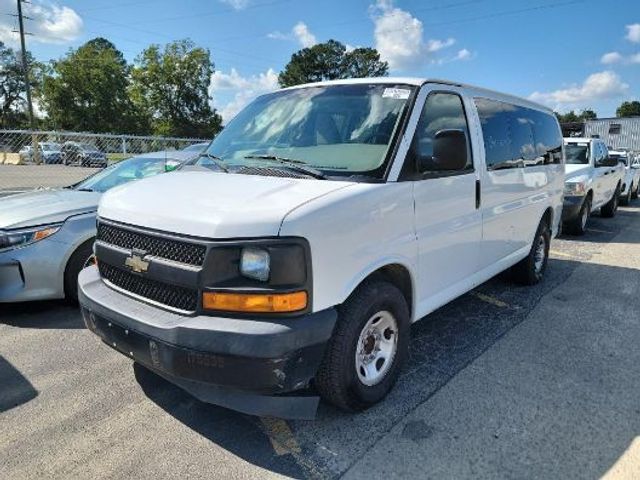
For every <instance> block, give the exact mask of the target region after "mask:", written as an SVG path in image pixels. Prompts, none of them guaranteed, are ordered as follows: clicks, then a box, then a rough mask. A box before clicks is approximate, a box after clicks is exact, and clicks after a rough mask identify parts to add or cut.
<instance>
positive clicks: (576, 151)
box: [564, 143, 589, 165]
mask: <svg viewBox="0 0 640 480" xmlns="http://www.w3.org/2000/svg"><path fill="white" fill-rule="evenodd" d="M564 150H565V155H566V163H571V164H577V165H580V164H584V165H587V164H588V163H589V144H588V143H567V144H566V145H565V147H564Z"/></svg>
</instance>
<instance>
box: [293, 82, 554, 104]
mask: <svg viewBox="0 0 640 480" xmlns="http://www.w3.org/2000/svg"><path fill="white" fill-rule="evenodd" d="M364 83H380V84H384V83H394V84H406V85H413V86H416V87H419V86H421V85H424V84H426V83H433V84H440V85H449V86H452V87H460V88H464V89H467V90H471V93H472V94H473V95H477V96H482V97H488V98H492V99H495V100H500V101H504V102H509V103H514V104H516V105H519V106H523V107H532V108H535V109H538V110H544V111H545V112H551V113H553V110H551V109H550V108H549V107H547V106H545V105H542V104H540V103H537V102H533V101H531V100H528V99H526V98H522V97H517V96H515V95H510V94H508V93H501V92H497V91H495V90H490V89H488V88H483V87H476V86H474V85H469V84H466V83H461V82H454V81H451V80H443V79H438V78H425V77H367V78H348V79H340V80H325V81H323V82H314V83H305V84H302V85H294V86H293V87H287V88H284V89H283V90H293V89H296V88H304V87H312V86H325V85H357V84H364Z"/></svg>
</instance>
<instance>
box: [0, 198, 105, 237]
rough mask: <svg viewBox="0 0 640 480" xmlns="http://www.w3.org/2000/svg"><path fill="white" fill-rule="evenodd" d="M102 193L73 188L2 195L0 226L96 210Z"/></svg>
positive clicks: (27, 224) (58, 219) (36, 222)
mask: <svg viewBox="0 0 640 480" xmlns="http://www.w3.org/2000/svg"><path fill="white" fill-rule="evenodd" d="M100 195H101V194H100V193H97V192H78V191H76V190H71V189H61V190H38V191H34V192H28V193H20V194H17V195H10V196H8V197H4V198H0V228H22V227H31V226H34V225H45V224H47V223H57V222H64V221H65V220H66V219H67V218H69V217H71V216H73V215H78V214H80V213H87V212H95V210H96V208H97V206H98V201H99V200H100Z"/></svg>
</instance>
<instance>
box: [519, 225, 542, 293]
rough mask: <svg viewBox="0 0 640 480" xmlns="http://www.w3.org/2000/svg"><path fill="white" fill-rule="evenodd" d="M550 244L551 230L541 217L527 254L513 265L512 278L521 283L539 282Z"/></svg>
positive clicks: (533, 283)
mask: <svg viewBox="0 0 640 480" xmlns="http://www.w3.org/2000/svg"><path fill="white" fill-rule="evenodd" d="M550 245H551V232H550V231H549V225H548V224H547V222H546V220H544V219H543V220H542V221H541V222H540V225H538V230H537V231H536V235H535V237H534V239H533V243H532V244H531V250H530V251H529V255H527V256H526V257H525V258H524V259H522V260H520V262H518V263H517V264H515V265H514V266H513V268H512V274H513V279H514V280H515V281H516V282H518V283H520V284H522V285H536V284H537V283H540V281H541V280H542V278H543V277H544V272H545V270H546V269H547V262H548V260H549V246H550Z"/></svg>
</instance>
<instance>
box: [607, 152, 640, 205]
mask: <svg viewBox="0 0 640 480" xmlns="http://www.w3.org/2000/svg"><path fill="white" fill-rule="evenodd" d="M609 157H611V158H612V159H615V160H617V161H618V162H620V163H622V164H623V165H624V177H623V181H622V188H621V189H620V204H621V205H629V204H630V203H631V199H633V198H638V191H639V189H640V159H637V158H634V156H633V155H631V154H630V153H629V152H627V151H625V150H609Z"/></svg>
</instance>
